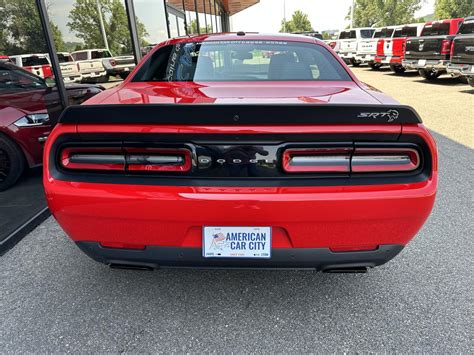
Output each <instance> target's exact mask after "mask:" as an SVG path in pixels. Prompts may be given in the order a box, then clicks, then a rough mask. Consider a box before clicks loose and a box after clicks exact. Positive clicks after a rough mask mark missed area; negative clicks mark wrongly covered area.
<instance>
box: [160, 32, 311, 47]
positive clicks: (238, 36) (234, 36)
mask: <svg viewBox="0 0 474 355" xmlns="http://www.w3.org/2000/svg"><path fill="white" fill-rule="evenodd" d="M245 40H249V41H293V42H307V43H314V42H315V41H320V40H318V39H317V38H314V37H309V36H305V35H300V34H291V33H258V32H242V31H241V32H234V33H210V34H202V35H188V36H183V37H176V38H174V39H171V40H168V44H175V43H186V42H205V41H245Z"/></svg>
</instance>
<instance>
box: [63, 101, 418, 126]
mask: <svg viewBox="0 0 474 355" xmlns="http://www.w3.org/2000/svg"><path fill="white" fill-rule="evenodd" d="M59 122H60V123H65V124H156V125H309V124H401V123H421V118H420V116H419V115H418V114H417V113H416V111H415V110H414V109H413V108H411V107H410V106H404V105H358V104H356V105H342V104H242V105H238V104H143V105H142V104H137V105H81V106H70V107H68V108H66V109H65V110H64V112H63V113H62V115H61V117H60V118H59Z"/></svg>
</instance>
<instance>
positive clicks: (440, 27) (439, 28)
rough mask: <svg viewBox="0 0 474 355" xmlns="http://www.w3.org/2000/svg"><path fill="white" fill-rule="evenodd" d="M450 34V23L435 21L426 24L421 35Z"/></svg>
mask: <svg viewBox="0 0 474 355" xmlns="http://www.w3.org/2000/svg"><path fill="white" fill-rule="evenodd" d="M447 35H449V23H434V24H432V25H425V27H424V28H423V31H421V36H422V37H423V36H447Z"/></svg>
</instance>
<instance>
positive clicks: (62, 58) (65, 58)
mask: <svg viewBox="0 0 474 355" xmlns="http://www.w3.org/2000/svg"><path fill="white" fill-rule="evenodd" d="M58 60H59V63H68V62H73V61H74V58H73V57H71V55H70V54H63V53H58Z"/></svg>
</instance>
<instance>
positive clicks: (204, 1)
mask: <svg viewBox="0 0 474 355" xmlns="http://www.w3.org/2000/svg"><path fill="white" fill-rule="evenodd" d="M202 4H203V5H204V25H205V26H206V33H208V31H207V13H206V0H202Z"/></svg>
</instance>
